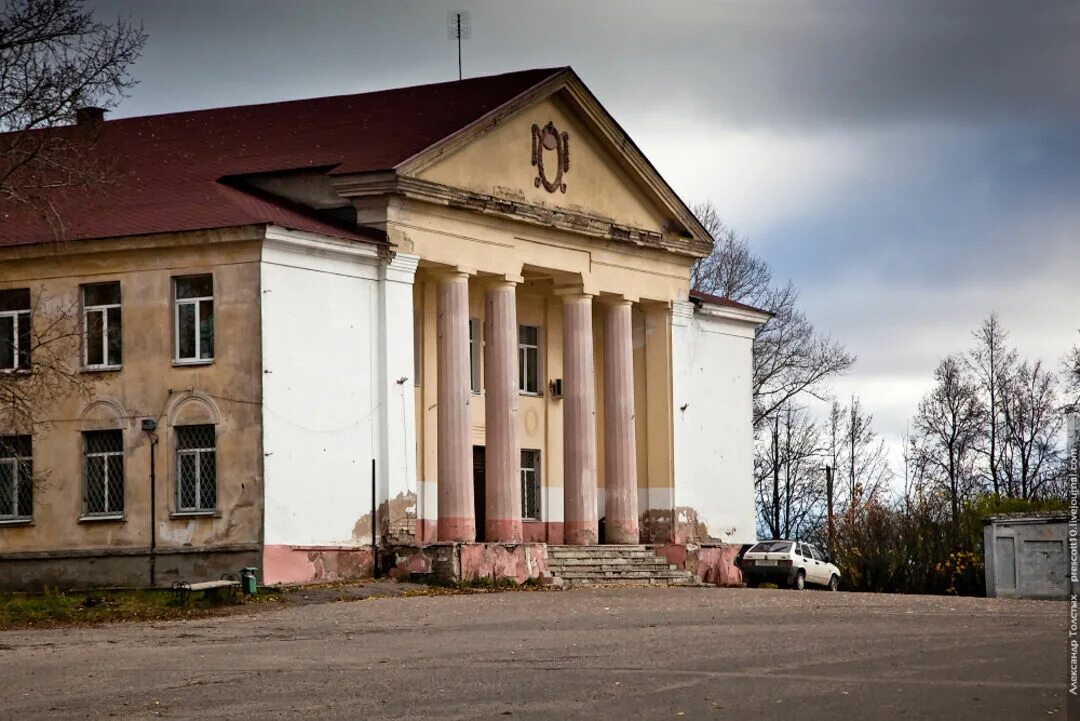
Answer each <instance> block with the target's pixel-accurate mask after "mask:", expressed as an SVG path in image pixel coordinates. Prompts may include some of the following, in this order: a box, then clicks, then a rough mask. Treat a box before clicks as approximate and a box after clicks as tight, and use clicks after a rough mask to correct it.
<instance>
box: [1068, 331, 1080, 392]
mask: <svg viewBox="0 0 1080 721" xmlns="http://www.w3.org/2000/svg"><path fill="white" fill-rule="evenodd" d="M1064 375H1065V392H1066V393H1067V394H1068V395H1069V397H1070V401H1071V402H1072V403H1073V404H1076V405H1080V343H1077V344H1076V345H1074V346H1073V347H1072V350H1070V351H1069V353H1068V355H1067V356H1066V357H1065V363H1064Z"/></svg>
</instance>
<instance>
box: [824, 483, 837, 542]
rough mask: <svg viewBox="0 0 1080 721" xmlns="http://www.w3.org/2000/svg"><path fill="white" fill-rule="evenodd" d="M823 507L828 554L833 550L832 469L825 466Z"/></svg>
mask: <svg viewBox="0 0 1080 721" xmlns="http://www.w3.org/2000/svg"><path fill="white" fill-rule="evenodd" d="M825 505H826V512H827V513H828V515H827V516H826V517H825V542H826V543H827V544H828V546H829V548H828V550H829V553H830V554H831V553H832V552H833V549H834V548H835V545H834V539H835V536H834V535H833V534H834V531H833V467H832V466H830V465H829V464H827V463H826V464H825Z"/></svg>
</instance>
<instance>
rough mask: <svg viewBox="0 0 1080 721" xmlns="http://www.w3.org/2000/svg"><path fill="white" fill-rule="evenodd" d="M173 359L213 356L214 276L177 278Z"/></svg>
mask: <svg viewBox="0 0 1080 721" xmlns="http://www.w3.org/2000/svg"><path fill="white" fill-rule="evenodd" d="M174 286H175V289H176V301H175V305H176V319H175V320H176V328H175V332H176V339H175V344H176V360H177V361H178V362H181V363H183V362H187V363H193V362H201V361H210V360H213V359H214V277H213V276H212V275H196V276H191V277H188V278H176V279H175V280H174Z"/></svg>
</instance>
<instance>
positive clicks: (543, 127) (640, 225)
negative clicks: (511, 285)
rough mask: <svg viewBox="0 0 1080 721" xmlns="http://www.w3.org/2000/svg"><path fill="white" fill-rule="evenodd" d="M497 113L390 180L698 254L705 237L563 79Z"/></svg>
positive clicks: (595, 108) (568, 78)
mask: <svg viewBox="0 0 1080 721" xmlns="http://www.w3.org/2000/svg"><path fill="white" fill-rule="evenodd" d="M500 110H501V112H498V113H493V114H492V115H491V116H489V117H487V118H485V119H484V121H482V122H480V123H477V124H476V125H475V126H473V127H470V128H467V129H465V130H464V131H462V132H461V133H459V134H457V135H455V136H452V137H451V138H448V139H446V140H445V141H443V142H440V143H437V144H436V145H434V146H432V147H431V148H429V149H428V150H427V151H425V152H424V153H422V154H420V155H418V156H417V157H415V158H413V159H410V160H409V161H407V162H406V163H404V164H402V166H400V167H399V168H398V169H397V172H398V174H399V176H402V177H411V178H415V179H417V180H420V181H424V182H426V183H433V184H436V185H439V186H444V187H447V188H455V189H459V190H461V191H464V192H467V193H473V194H478V195H482V196H488V197H494V198H500V199H505V200H507V201H510V202H513V203H521V204H525V205H528V206H530V207H533V208H540V209H544V210H549V211H552V212H553V213H566V214H572V215H574V216H580V217H586V218H596V219H602V220H604V221H608V222H610V223H612V224H613V225H615V226H618V227H622V228H631V229H640V230H641V231H645V232H646V233H648V234H649V235H655V236H658V237H663V238H665V239H667V240H669V241H673V242H675V243H677V244H682V243H684V244H685V246H686V252H690V253H693V254H701V253H703V252H708V246H709V243H710V239H709V238H708V235H707V233H705V232H704V230H703V229H702V228H701V227H700V225H699V224H698V223H697V221H696V219H694V218H693V215H692V214H691V213H690V212H689V210H688V209H687V208H686V206H685V205H684V204H683V203H682V201H681V200H679V198H678V197H677V196H676V195H675V193H674V192H673V191H672V190H671V188H670V187H669V186H668V185H667V183H666V182H664V180H663V179H662V178H661V177H660V176H659V174H658V173H656V171H655V169H653V167H652V166H651V165H650V164H649V163H648V161H647V160H646V159H645V158H644V156H642V155H641V153H640V151H639V150H638V149H637V147H636V146H635V145H634V144H633V143H632V142H631V141H630V140H629V138H627V137H626V136H625V134H623V133H622V130H621V128H619V126H618V124H617V123H615V121H614V120H613V119H612V118H611V116H610V115H608V113H607V112H606V111H605V110H604V109H603V107H602V106H600V104H599V103H598V102H596V100H595V98H593V96H592V95H591V93H589V92H588V90H587V89H585V87H584V85H582V84H581V82H580V80H577V78H576V76H575V75H574V74H573V73H572V72H570V71H567V72H566V73H565V74H564V75H563V76H560V77H558V78H556V79H555V81H553V82H551V83H550V84H549V86H548V87H543V88H538V89H537V91H536V92H534V93H531V94H526V95H525V96H523V97H521V98H519V99H517V100H516V101H514V102H512V103H510V104H508V106H507V107H504V108H502V109H500Z"/></svg>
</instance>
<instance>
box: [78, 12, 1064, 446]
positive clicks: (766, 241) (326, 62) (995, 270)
mask: <svg viewBox="0 0 1080 721" xmlns="http://www.w3.org/2000/svg"><path fill="white" fill-rule="evenodd" d="M98 7H99V11H100V13H101V14H102V16H103V17H107V16H109V15H113V14H116V13H121V14H125V15H127V14H130V15H133V16H135V17H136V18H141V19H142V20H143V21H144V23H145V26H146V29H147V30H148V32H149V33H150V42H149V45H148V47H147V51H146V55H145V57H144V58H143V59H142V60H140V62H139V63H138V65H137V67H136V72H137V74H138V76H139V77H140V79H141V81H142V82H141V84H140V85H139V86H138V87H137V88H136V90H135V92H134V94H133V96H132V98H130V100H129V101H128V102H126V103H125V104H124V105H123V106H122V107H121V108H120V109H119V111H118V115H135V114H146V113H153V112H167V111H173V110H181V109H190V108H199V107H211V106H221V105H235V104H243V103H253V102H268V101H274V100H281V99H289V98H298V97H311V96H318V95H330V94H340V93H348V92H361V91H365V90H372V89H378V88H386V87H393V86H400V85H406V84H417V83H424V82H436V81H441V80H448V79H452V78H455V77H456V76H457V66H456V60H457V53H456V48H455V46H454V44H453V43H452V42H451V41H450V40H449V39H448V38H447V32H446V22H447V17H446V16H447V12H448V11H451V10H469V11H470V12H471V14H472V37H471V38H470V39H468V40H466V41H465V47H464V61H465V73H466V74H467V75H481V74H490V73H498V72H504V71H508V70H515V69H521V68H525V67H548V66H558V65H572V66H574V68H575V69H576V70H577V71H578V73H579V74H580V75H581V76H582V78H583V79H584V80H585V82H586V83H587V84H588V85H589V86H590V88H591V89H592V90H593V91H594V92H595V93H596V94H597V96H598V97H599V98H600V100H601V101H602V102H604V103H605V105H606V106H607V107H608V109H609V110H610V111H611V112H612V113H613V114H614V115H615V117H616V118H618V120H619V121H620V122H621V123H622V124H623V126H624V127H625V128H626V129H627V130H628V131H629V132H630V134H631V135H632V136H633V137H634V138H635V140H636V141H637V142H638V144H639V145H640V146H641V147H642V149H643V150H644V151H645V153H646V154H647V155H648V156H649V157H650V158H651V159H652V160H653V161H654V162H655V163H656V164H657V167H658V168H659V169H660V170H661V172H662V173H663V174H664V175H665V177H666V178H667V179H668V180H669V181H670V182H671V183H672V185H673V186H674V187H675V188H676V190H677V191H678V192H680V193H681V194H682V195H683V196H684V197H685V198H687V199H688V200H699V199H704V198H709V197H711V198H712V199H713V200H714V201H715V202H716V204H717V206H718V207H719V208H720V210H721V212H722V213H723V214H724V215H725V216H726V217H727V219H728V221H729V223H730V224H732V225H733V226H734V227H736V228H737V229H739V230H740V231H742V232H743V233H745V234H748V235H749V236H750V238H751V240H752V241H753V242H754V243H755V245H756V247H757V248H759V249H760V251H761V252H762V253H763V254H764V255H765V256H766V257H767V258H768V259H769V261H770V262H771V264H772V265H773V266H774V268H775V270H776V273H777V275H778V276H779V277H781V278H791V279H792V280H793V281H794V282H795V283H796V284H797V285H798V286H799V287H800V288H802V291H803V299H804V304H805V307H806V308H807V310H808V312H809V313H810V314H811V317H812V318H813V320H814V321H815V323H816V324H817V325H818V326H819V327H821V328H823V329H825V330H826V331H828V332H830V333H831V334H832V335H833V336H835V337H837V338H839V339H840V340H842V341H844V342H845V343H847V344H848V345H849V346H850V347H851V349H852V350H853V351H854V352H856V353H857V354H858V355H859V356H860V362H859V364H858V365H857V366H856V369H855V371H854V373H853V374H852V375H851V376H850V377H849V378H847V379H845V380H844V381H842V383H841V384H840V385H839V386H838V387H839V388H840V389H841V391H842V392H843V393H846V392H850V391H854V392H858V393H860V394H862V395H864V398H865V399H866V400H867V402H868V404H869V405H870V406H871V410H875V409H874V407H873V405H874V404H877V405H878V407H877V409H876V411H877V413H878V419H879V423H880V426H881V429H882V430H883V432H884V433H885V434H886V436H887V437H888V438H889V440H893V441H895V440H897V439H898V438H899V435H900V434H901V433H902V432H903V431H904V419H905V418H907V417H909V416H910V413H911V412H913V411H914V406H915V404H916V403H917V401H918V396H919V395H920V393H921V390H920V389H924V388H925V387H927V386H928V383H929V379H930V376H931V373H932V371H933V368H934V366H935V364H936V363H937V361H938V360H939V359H940V358H941V357H942V356H943V355H944V354H946V353H949V352H953V351H956V350H960V349H962V348H964V347H966V345H967V344H968V342H969V338H970V335H969V333H970V330H972V329H973V328H975V327H976V326H977V325H978V323H979V321H980V320H981V319H982V318H983V317H985V315H986V314H988V313H989V312H991V311H992V310H996V311H997V312H999V313H1001V314H1002V318H1003V320H1004V321H1005V322H1006V325H1007V326H1008V327H1010V328H1012V329H1013V340H1014V342H1015V343H1016V344H1017V345H1018V346H1020V348H1021V350H1022V351H1023V352H1024V353H1025V354H1027V355H1030V356H1032V357H1038V358H1041V359H1043V360H1044V361H1047V362H1050V363H1053V362H1055V361H1056V359H1057V357H1058V356H1059V355H1060V354H1061V353H1063V352H1064V350H1065V348H1067V347H1068V345H1069V344H1070V343H1072V342H1074V340H1075V338H1076V329H1077V328H1080V283H1077V282H1076V271H1075V269H1076V268H1077V267H1080V250H1078V248H1080V206H1078V204H1077V202H1076V199H1077V198H1080V162H1078V161H1080V82H1077V78H1080V2H1076V1H1075V0H1028V1H1023V0H835V1H825V0H817V1H815V0H767V1H764V0H745V1H743V2H713V1H709V2H706V1H705V0H702V1H701V2H682V1H680V2H655V0H618V1H615V0H611V1H610V2H600V1H599V0H597V1H593V2H580V1H578V0H546V1H545V2H527V3H526V2H513V3H507V2H501V1H496V0H445V1H443V0H439V1H434V0H433V1H420V0H415V1H407V0H395V1H394V2H351V1H350V2H346V1H344V0H341V1H338V2H331V1H330V0H322V1H320V2H296V1H295V0H258V1H256V0H230V1H229V2H219V1H217V0H215V1H210V0H185V2H175V1H174V0H139V1H136V0H108V1H106V0H102V1H101V2H100V3H98Z"/></svg>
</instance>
